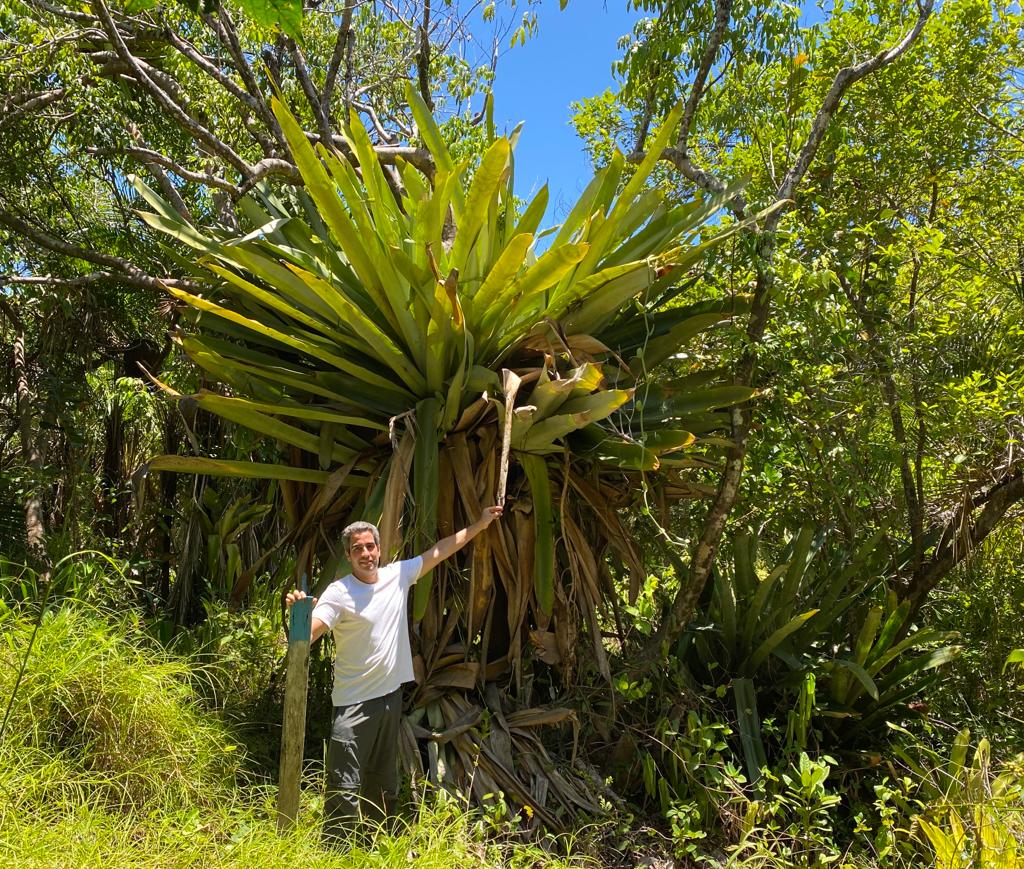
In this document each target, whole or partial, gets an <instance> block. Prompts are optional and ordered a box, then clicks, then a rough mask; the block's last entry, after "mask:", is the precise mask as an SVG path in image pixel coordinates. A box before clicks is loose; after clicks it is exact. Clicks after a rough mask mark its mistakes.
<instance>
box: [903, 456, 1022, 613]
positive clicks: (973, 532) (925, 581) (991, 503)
mask: <svg viewBox="0 0 1024 869" xmlns="http://www.w3.org/2000/svg"><path fill="white" fill-rule="evenodd" d="M1021 500H1024V470H1021V469H1020V468H1018V469H1016V470H1014V471H1013V472H1011V473H1009V474H1007V475H1006V476H1005V477H1003V478H1002V479H1001V480H999V481H998V482H996V483H994V484H993V485H991V486H990V487H989V488H987V489H985V490H983V491H981V492H979V493H977V494H975V495H974V496H973V497H970V498H966V499H965V500H964V503H963V504H962V505H961V506H960V507H959V508H957V510H956V511H954V513H953V515H952V516H951V517H950V519H949V521H948V522H946V524H945V525H944V526H943V527H942V531H941V535H940V540H939V544H938V546H936V547H935V552H934V553H933V554H932V557H931V559H930V561H929V563H928V566H927V568H926V569H925V570H924V571H923V572H922V573H921V574H919V576H917V577H915V578H914V579H912V580H911V582H910V584H909V586H908V587H907V591H906V594H905V595H904V597H905V599H907V600H910V601H912V603H913V605H914V607H915V609H916V608H918V607H920V605H921V604H922V603H923V602H924V599H925V597H927V595H928V593H929V592H930V591H931V590H932V589H933V588H935V587H936V586H937V585H938V584H939V583H940V582H941V581H942V579H943V578H944V577H945V576H947V575H948V574H949V572H950V571H951V570H952V569H953V568H954V567H956V566H957V565H958V564H960V562H961V561H963V560H964V559H965V558H967V557H968V556H970V554H971V553H972V552H974V551H975V550H976V549H977V548H978V546H980V545H981V544H982V543H983V542H984V541H985V538H987V537H988V535H989V534H991V533H992V532H993V531H994V530H995V529H996V528H997V527H998V526H999V523H1000V522H1001V521H1002V519H1003V517H1004V516H1005V515H1006V513H1007V511H1008V510H1009V509H1010V508H1011V507H1012V506H1013V505H1014V504H1016V503H1018V502H1019V501H1021ZM979 508H980V509H981V512H980V513H978V514H977V515H975V512H976V511H977V510H978V509H979Z"/></svg>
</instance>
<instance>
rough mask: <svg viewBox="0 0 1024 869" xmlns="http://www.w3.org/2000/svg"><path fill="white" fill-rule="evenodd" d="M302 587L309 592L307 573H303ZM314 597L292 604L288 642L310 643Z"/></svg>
mask: <svg viewBox="0 0 1024 869" xmlns="http://www.w3.org/2000/svg"><path fill="white" fill-rule="evenodd" d="M301 588H302V590H303V591H305V592H307V593H308V591H309V589H308V588H307V585H306V574H305V573H303V574H302V584H301ZM312 624H313V599H312V598H310V597H305V598H303V599H302V600H297V601H295V603H293V604H292V610H291V619H290V621H289V623H288V643H289V645H290V644H292V643H308V642H309V640H310V636H311V634H312V630H311V629H312Z"/></svg>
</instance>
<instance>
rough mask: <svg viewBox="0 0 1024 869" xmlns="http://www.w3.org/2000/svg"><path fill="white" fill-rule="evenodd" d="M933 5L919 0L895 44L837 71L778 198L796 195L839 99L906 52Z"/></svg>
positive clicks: (926, 20) (922, 27)
mask: <svg viewBox="0 0 1024 869" xmlns="http://www.w3.org/2000/svg"><path fill="white" fill-rule="evenodd" d="M934 5H935V0H924V2H923V3H920V2H919V3H918V15H917V21H915V22H914V26H913V27H912V28H911V29H910V30H909V31H907V33H906V34H905V35H904V37H903V38H902V39H901V40H900V41H899V42H897V43H896V45H894V46H893V47H892V48H888V49H886V50H884V51H880V52H878V54H876V55H874V56H873V57H870V58H868V59H867V60H865V61H862V62H861V63H857V64H854V65H853V66H845V67H843V68H842V69H841V70H839V72H837V73H836V77H835V78H834V79H833V81H832V86H831V87H830V88H829V89H828V93H827V94H826V95H825V99H824V100H823V101H822V103H821V107H820V108H819V109H818V113H817V114H816V115H815V116H814V120H813V121H812V122H811V132H810V133H809V134H808V136H807V141H805V142H804V146H803V147H802V148H801V149H800V153H799V155H797V158H796V161H795V162H794V163H793V165H792V166H790V167H789V171H788V172H787V173H786V176H785V178H783V179H782V184H780V185H779V190H778V192H777V194H776V199H791V198H792V197H793V191H794V190H796V186H797V185H798V184H799V183H800V181H801V180H802V179H803V177H804V173H805V172H806V171H807V169H808V167H809V166H810V165H811V161H812V160H813V159H814V155H815V154H816V153H817V152H818V146H819V145H821V140H822V139H823V138H824V136H825V131H826V130H827V129H828V125H829V122H830V121H831V120H832V115H833V114H835V111H836V109H837V108H839V103H840V102H842V99H843V97H844V96H845V95H846V92H847V91H848V90H849V89H850V87H851V86H852V85H854V84H856V83H857V82H859V81H860V80H861V79H863V78H865V77H866V76H869V75H871V74H872V73H874V72H877V71H878V70H880V69H882V67H885V66H888V65H889V64H890V63H892V62H893V61H894V60H897V59H898V58H900V57H901V56H902V55H903V54H905V53H906V51H907V50H908V49H909V48H910V46H912V45H913V44H914V43H915V42H916V41H917V38H918V37H919V36H920V35H921V31H922V30H924V26H925V24H926V23H927V22H928V18H929V17H930V16H931V14H932V7H933V6H934ZM780 217H781V215H780ZM777 224H778V219H776V221H775V225H777ZM773 228H774V227H773Z"/></svg>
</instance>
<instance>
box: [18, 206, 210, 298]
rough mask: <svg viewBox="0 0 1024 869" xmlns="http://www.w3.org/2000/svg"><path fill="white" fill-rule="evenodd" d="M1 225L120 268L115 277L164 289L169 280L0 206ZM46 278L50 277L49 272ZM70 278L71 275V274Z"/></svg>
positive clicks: (104, 265) (61, 251)
mask: <svg viewBox="0 0 1024 869" xmlns="http://www.w3.org/2000/svg"><path fill="white" fill-rule="evenodd" d="M0 226H2V227H5V228H6V229H8V230H10V231H11V232H13V233H15V234H17V235H19V236H22V237H23V238H27V239H29V240H30V241H32V242H34V243H35V244H37V245H39V246H40V247H44V248H46V249H47V250H50V251H53V252H54V253H59V254H63V255H64V256H69V257H73V258H74V259H79V260H83V261H85V262H88V263H92V264H93V265H98V266H101V267H102V268H104V269H109V270H112V271H114V272H119V273H120V275H118V276H117V279H118V280H123V281H125V282H126V283H129V284H132V285H133V286H136V287H140V288H142V289H147V290H155V291H157V292H163V291H164V288H165V286H167V285H168V284H171V282H170V281H168V280H165V279H163V278H157V277H154V276H153V275H149V274H147V273H146V272H144V271H143V270H142V269H140V268H139V267H138V266H136V265H134V264H133V263H131V262H129V261H128V260H126V259H122V258H121V257H118V256H113V255H111V254H105V253H100V252H98V251H95V250H89V249H87V248H83V247H78V246H77V245H73V244H70V243H69V242H66V241H63V240H62V239H60V238H57V236H55V235H52V234H51V233H48V232H45V231H43V230H41V229H39V228H38V227H36V226H33V225H32V224H30V223H28V222H27V221H25V220H23V219H22V218H20V217H18V216H17V215H14V214H11V213H10V212H9V211H5V210H3V209H0ZM46 279H47V280H50V279H49V278H48V276H47V277H46ZM7 280H8V281H9V282H11V283H22V282H27V281H25V280H23V279H18V278H8V279H7ZM57 280H64V279H57ZM70 280H74V279H73V278H72V279H70ZM178 283H179V285H180V286H195V287H198V284H195V283H194V282H193V281H185V280H182V281H180V282H178ZM172 285H173V284H172Z"/></svg>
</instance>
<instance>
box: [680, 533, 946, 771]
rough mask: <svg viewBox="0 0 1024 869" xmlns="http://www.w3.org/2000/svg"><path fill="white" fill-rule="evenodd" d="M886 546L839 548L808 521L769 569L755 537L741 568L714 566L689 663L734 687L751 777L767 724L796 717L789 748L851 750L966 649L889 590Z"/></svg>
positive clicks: (706, 679) (688, 648)
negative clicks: (918, 619)
mask: <svg viewBox="0 0 1024 869" xmlns="http://www.w3.org/2000/svg"><path fill="white" fill-rule="evenodd" d="M881 541H882V535H880V534H879V535H875V536H874V537H872V538H871V539H869V540H867V541H865V542H864V543H863V544H862V545H861V546H860V547H859V548H858V549H856V550H854V551H845V550H842V549H838V550H834V551H831V552H829V551H828V550H827V549H826V547H825V542H826V535H825V534H823V533H821V532H815V530H814V529H813V528H810V527H805V528H803V529H802V530H801V531H800V532H799V533H798V534H796V535H794V536H793V537H792V538H791V539H790V540H789V541H788V543H787V544H786V545H785V546H784V547H783V548H782V550H781V560H780V562H779V563H778V564H776V565H774V566H770V567H769V566H765V565H764V564H762V563H761V562H760V561H759V556H758V542H759V541H758V537H757V536H756V535H753V534H750V533H748V532H741V533H739V534H737V535H736V536H735V538H734V540H733V545H732V551H733V563H732V565H723V566H722V567H721V568H720V569H719V570H718V571H717V572H716V574H715V578H714V588H713V593H712V597H711V600H710V601H709V603H708V608H707V610H706V616H705V618H706V623H704V624H697V625H695V626H694V628H693V629H692V630H691V631H690V632H689V633H688V635H687V636H686V638H684V641H683V660H684V661H686V663H687V666H688V667H689V669H690V671H691V672H692V673H693V674H694V676H695V678H697V679H698V680H699V681H701V682H702V683H703V684H705V685H708V686H709V687H713V686H719V688H720V689H723V690H724V689H725V688H727V687H731V688H732V691H733V695H734V699H735V706H736V720H737V735H738V737H739V740H740V742H741V745H742V747H743V755H744V757H745V759H746V765H747V774H748V776H749V778H750V780H752V781H755V780H757V779H758V778H759V775H760V770H761V769H762V768H763V767H764V766H765V765H766V764H767V749H766V747H765V743H764V735H763V734H762V725H761V722H762V720H763V719H772V720H773V721H774V720H781V721H785V722H786V732H785V737H784V739H783V742H782V745H781V746H780V748H782V749H783V750H784V751H787V752H789V751H800V750H803V749H805V748H807V747H808V745H809V744H810V742H809V740H811V739H812V736H814V737H815V738H816V739H818V740H819V741H820V742H821V743H822V744H824V745H826V746H836V747H838V746H843V747H847V748H848V747H851V746H852V745H853V744H855V743H856V741H857V740H864V739H867V738H869V735H874V736H877V735H878V734H879V732H880V730H883V729H884V727H883V726H884V723H885V721H886V720H889V719H892V718H896V719H901V718H903V717H904V716H905V715H907V714H910V713H909V711H908V706H907V704H908V701H909V700H911V699H912V698H914V697H915V696H920V695H921V693H922V692H923V691H924V690H925V689H926V688H927V687H928V686H929V685H930V684H932V683H933V682H934V681H935V679H937V678H938V675H937V674H938V668H940V667H941V666H942V665H943V664H946V663H948V662H949V661H951V660H952V659H953V658H954V657H955V656H956V655H957V654H958V653H959V651H960V649H959V648H958V647H953V646H941V645H940V644H942V643H945V642H948V641H949V640H950V639H952V638H953V637H954V636H955V634H951V633H948V632H942V631H936V630H932V629H928V628H923V629H916V628H915V627H914V626H913V625H912V624H911V622H910V618H911V616H910V605H909V604H908V603H906V602H904V603H902V604H901V603H899V602H898V601H897V599H896V597H895V595H893V594H891V593H886V592H885V590H884V582H883V580H884V578H885V577H886V576H887V575H889V574H890V573H891V571H892V566H891V559H890V557H889V556H888V554H887V553H886V552H885V551H884V548H883V547H882V546H880V543H881ZM769 564H771V562H769ZM879 598H881V602H879V603H876V601H878V600H879ZM936 646H938V648H934V647H936ZM815 735H816V736H815Z"/></svg>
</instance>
